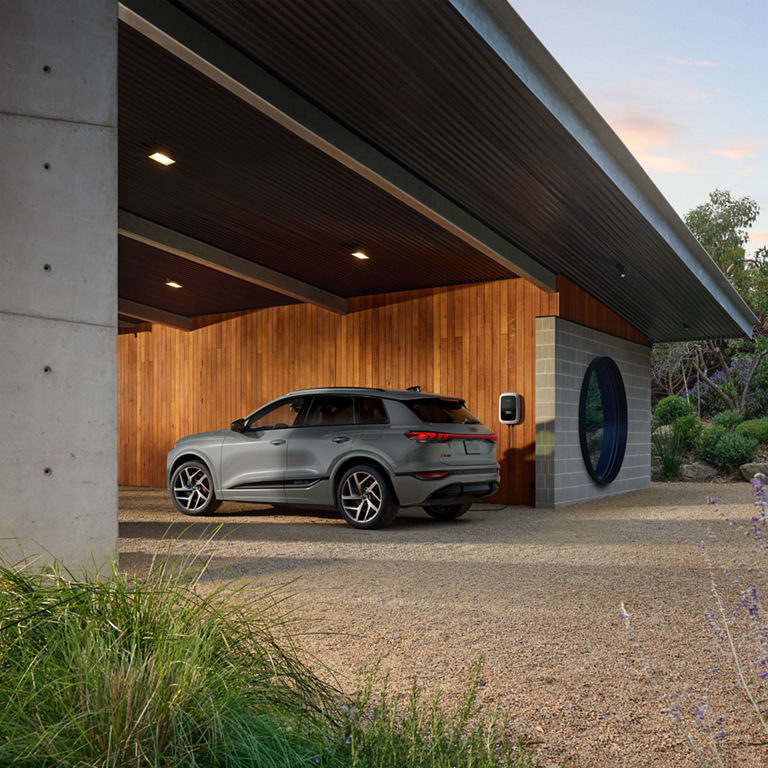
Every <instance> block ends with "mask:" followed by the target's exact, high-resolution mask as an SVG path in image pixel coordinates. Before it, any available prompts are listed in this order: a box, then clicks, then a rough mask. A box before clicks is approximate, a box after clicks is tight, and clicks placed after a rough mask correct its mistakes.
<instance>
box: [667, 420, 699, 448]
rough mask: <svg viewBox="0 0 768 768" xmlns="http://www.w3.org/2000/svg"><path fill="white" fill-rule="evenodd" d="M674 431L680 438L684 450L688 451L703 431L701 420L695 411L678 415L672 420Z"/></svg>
mask: <svg viewBox="0 0 768 768" xmlns="http://www.w3.org/2000/svg"><path fill="white" fill-rule="evenodd" d="M672 432H673V434H676V435H678V437H679V438H680V442H681V444H682V446H683V451H687V450H688V448H690V447H691V446H692V445H693V444H694V442H695V441H696V438H697V437H698V436H699V433H700V432H701V422H700V421H699V419H698V417H697V416H696V414H695V413H689V414H688V415H687V416H678V418H676V419H675V420H674V421H673V422H672Z"/></svg>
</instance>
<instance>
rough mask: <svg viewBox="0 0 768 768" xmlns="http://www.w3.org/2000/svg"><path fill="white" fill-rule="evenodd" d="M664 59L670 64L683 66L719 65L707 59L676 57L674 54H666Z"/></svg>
mask: <svg viewBox="0 0 768 768" xmlns="http://www.w3.org/2000/svg"><path fill="white" fill-rule="evenodd" d="M666 60H667V61H669V62H671V63H672V64H679V65H680V66H683V67H699V68H703V69H714V68H717V67H721V66H722V64H718V63H717V62H716V61H707V60H706V59H698V60H697V59H678V58H677V57H676V56H667V57H666Z"/></svg>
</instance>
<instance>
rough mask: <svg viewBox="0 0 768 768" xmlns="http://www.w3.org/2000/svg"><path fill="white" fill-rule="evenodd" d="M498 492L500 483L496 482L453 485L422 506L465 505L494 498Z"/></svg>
mask: <svg viewBox="0 0 768 768" xmlns="http://www.w3.org/2000/svg"><path fill="white" fill-rule="evenodd" d="M498 490H499V483H498V482H497V481H496V480H492V481H490V482H483V483H452V484H451V485H446V486H444V487H443V488H440V489H439V490H437V491H435V492H434V493H433V494H432V495H431V496H429V497H428V498H427V499H425V500H424V501H423V502H422V505H423V506H428V505H430V504H464V503H466V502H473V501H477V500H478V499H482V498H484V497H486V496H492V495H493V494H494V493H496V491H498Z"/></svg>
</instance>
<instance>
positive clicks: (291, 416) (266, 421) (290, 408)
mask: <svg viewBox="0 0 768 768" xmlns="http://www.w3.org/2000/svg"><path fill="white" fill-rule="evenodd" d="M305 402H306V398H305V397H293V398H290V399H288V400H281V401H280V402H278V403H275V404H274V405H273V406H272V407H271V408H269V409H267V410H261V411H257V412H256V413H254V414H253V416H251V418H250V419H249V421H248V426H247V430H248V431H251V432H252V431H254V430H257V429H286V428H288V427H292V426H294V425H295V424H296V420H297V419H298V418H299V414H300V413H301V409H302V408H303V407H304V403H305Z"/></svg>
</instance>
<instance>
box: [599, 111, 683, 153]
mask: <svg viewBox="0 0 768 768" xmlns="http://www.w3.org/2000/svg"><path fill="white" fill-rule="evenodd" d="M608 121H609V122H610V124H611V127H612V128H613V130H614V131H616V133H617V134H618V135H619V137H620V138H621V140H622V141H623V142H624V143H625V144H626V145H627V148H628V149H629V150H630V151H631V152H634V153H636V154H642V153H647V152H649V151H650V150H652V149H655V148H657V147H667V146H669V145H670V144H671V143H672V142H673V141H674V140H675V139H676V138H677V136H678V132H679V131H678V128H677V126H676V125H674V123H672V122H670V121H668V120H665V119H663V118H660V117H656V116H655V115H652V114H641V113H638V112H634V113H624V114H621V115H617V116H615V117H614V118H608Z"/></svg>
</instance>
